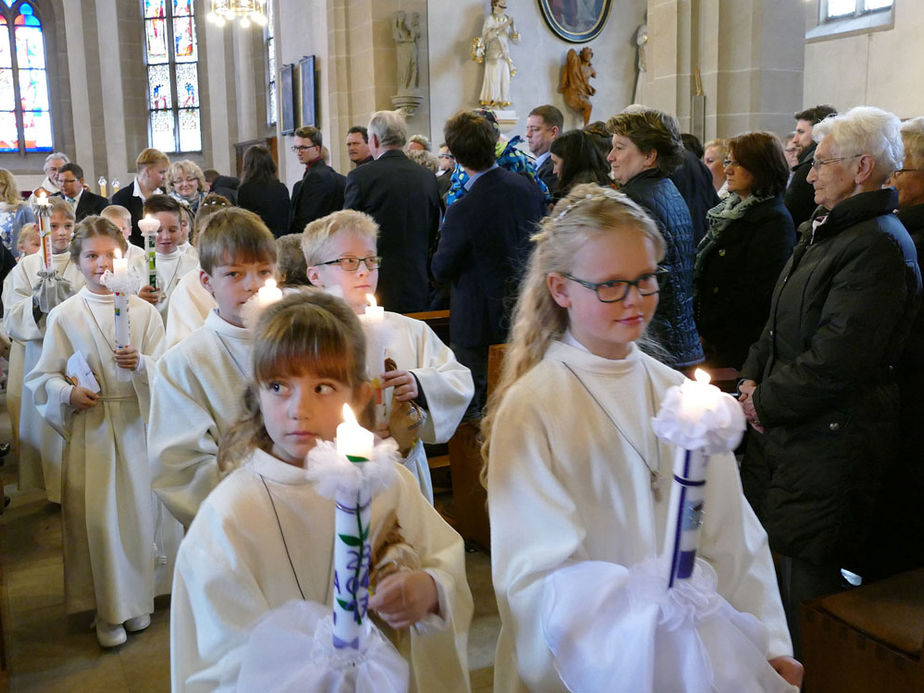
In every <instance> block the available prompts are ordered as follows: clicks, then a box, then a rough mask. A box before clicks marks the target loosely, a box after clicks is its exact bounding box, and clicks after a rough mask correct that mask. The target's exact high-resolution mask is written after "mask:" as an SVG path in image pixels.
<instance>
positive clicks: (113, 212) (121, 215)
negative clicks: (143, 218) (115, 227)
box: [99, 205, 132, 223]
mask: <svg viewBox="0 0 924 693" xmlns="http://www.w3.org/2000/svg"><path fill="white" fill-rule="evenodd" d="M99 215H100V216H101V217H105V218H106V219H108V220H109V221H115V220H116V219H122V220H123V221H127V222H129V223H131V220H132V213H131V212H129V211H128V210H127V209H126V208H125V207H123V206H122V205H109V206H107V207H103V211H102V212H100V213H99Z"/></svg>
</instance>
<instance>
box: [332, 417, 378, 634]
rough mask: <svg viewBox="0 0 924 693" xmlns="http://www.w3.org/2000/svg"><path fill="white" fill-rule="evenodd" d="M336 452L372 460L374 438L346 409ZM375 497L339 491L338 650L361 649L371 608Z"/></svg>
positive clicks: (335, 618)
mask: <svg viewBox="0 0 924 693" xmlns="http://www.w3.org/2000/svg"><path fill="white" fill-rule="evenodd" d="M336 445H337V452H338V454H340V455H343V456H345V457H346V458H347V459H348V460H350V461H351V462H355V463H357V464H363V463H365V462H368V461H369V460H370V459H371V458H372V451H373V447H374V446H375V437H374V436H373V434H372V431H367V430H366V429H364V428H363V427H362V426H360V425H359V423H358V422H357V421H356V417H355V416H354V415H353V410H352V409H350V407H349V405H346V404H345V405H343V423H341V424H340V425H339V426H337V440H336ZM371 500H372V494H371V493H370V492H369V491H368V489H363V490H361V491H359V492H358V493H357V492H353V493H349V492H346V491H338V492H337V498H336V504H335V508H336V509H335V512H336V515H335V518H334V531H335V536H334V610H333V644H334V647H335V648H337V649H344V648H352V649H359V640H360V637H359V634H360V629H361V628H362V623H363V619H365V618H366V612H367V610H368V608H369V569H370V564H371V557H372V549H371V546H370V542H369V518H370V512H369V509H370V505H371Z"/></svg>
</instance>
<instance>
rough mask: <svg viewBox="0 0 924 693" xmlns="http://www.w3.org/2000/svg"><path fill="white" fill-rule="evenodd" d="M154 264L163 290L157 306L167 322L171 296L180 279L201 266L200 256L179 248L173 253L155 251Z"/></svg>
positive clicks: (159, 288) (159, 285)
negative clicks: (194, 255)
mask: <svg viewBox="0 0 924 693" xmlns="http://www.w3.org/2000/svg"><path fill="white" fill-rule="evenodd" d="M154 265H155V266H156V267H157V288H158V290H159V291H160V292H161V299H160V301H158V303H157V306H155V307H156V308H157V310H158V311H160V315H161V319H162V320H163V321H164V323H165V324H166V322H167V311H168V309H169V306H170V298H171V296H173V292H174V290H176V287H177V285H178V284H179V283H180V280H181V279H182V278H183V277H184V276H186V274H188V273H189V272H192V271H193V270H194V269H196V268H197V267H198V266H199V258H198V257H193V256H192V255H190V254H189V253H185V252H183V251H182V250H180V249H179V248H177V249H176V250H174V251H173V252H172V253H155V254H154Z"/></svg>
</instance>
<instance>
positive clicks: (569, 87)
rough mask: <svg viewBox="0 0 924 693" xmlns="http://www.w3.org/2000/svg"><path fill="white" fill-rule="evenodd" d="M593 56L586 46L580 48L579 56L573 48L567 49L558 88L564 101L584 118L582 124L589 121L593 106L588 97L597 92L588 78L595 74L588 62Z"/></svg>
mask: <svg viewBox="0 0 924 693" xmlns="http://www.w3.org/2000/svg"><path fill="white" fill-rule="evenodd" d="M593 57H594V52H593V51H592V50H591V49H590V48H589V47H587V46H584V48H582V49H581V54H580V56H578V53H577V51H575V50H574V49H573V48H572V49H571V50H569V51H568V55H567V57H566V58H565V69H564V70H562V73H561V85H560V87H559V89H558V90H559V91H560V92H561V93H562V94H564V95H565V103H566V104H568V106H569V107H570V108H573V109H574V110H575V111H577V112H578V113H580V114H581V116H582V117H583V118H584V125H587V123H589V122H590V111H591V109H592V108H593V106H592V105H591V103H590V97H591V96H593V95H594V94H595V93H596V92H597V90H596V89H594V88H593V87H592V86H591V85H590V78H591V77H596V76H597V73H596V72H595V71H594V67H593V65H591V63H590V61H591V59H592V58H593Z"/></svg>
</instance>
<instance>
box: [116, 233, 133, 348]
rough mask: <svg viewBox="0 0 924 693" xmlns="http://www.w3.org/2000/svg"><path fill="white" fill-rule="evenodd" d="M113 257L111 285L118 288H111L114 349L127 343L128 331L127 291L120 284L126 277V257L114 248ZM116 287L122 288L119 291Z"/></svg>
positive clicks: (125, 345)
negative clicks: (113, 310)
mask: <svg viewBox="0 0 924 693" xmlns="http://www.w3.org/2000/svg"><path fill="white" fill-rule="evenodd" d="M115 253H116V255H115V258H114V259H113V261H112V274H113V278H114V280H115V281H114V282H113V285H114V286H117V287H118V288H116V289H113V290H112V294H113V302H114V303H115V344H116V349H124V348H125V347H127V346H128V345H129V332H128V293H127V292H126V291H125V290H124V288H125V287H123V286H121V285H122V284H124V283H125V281H126V278H127V277H128V258H124V257H122V251H121V250H119V249H118V248H116V250H115ZM118 289H122V290H121V291H119V290H118Z"/></svg>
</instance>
